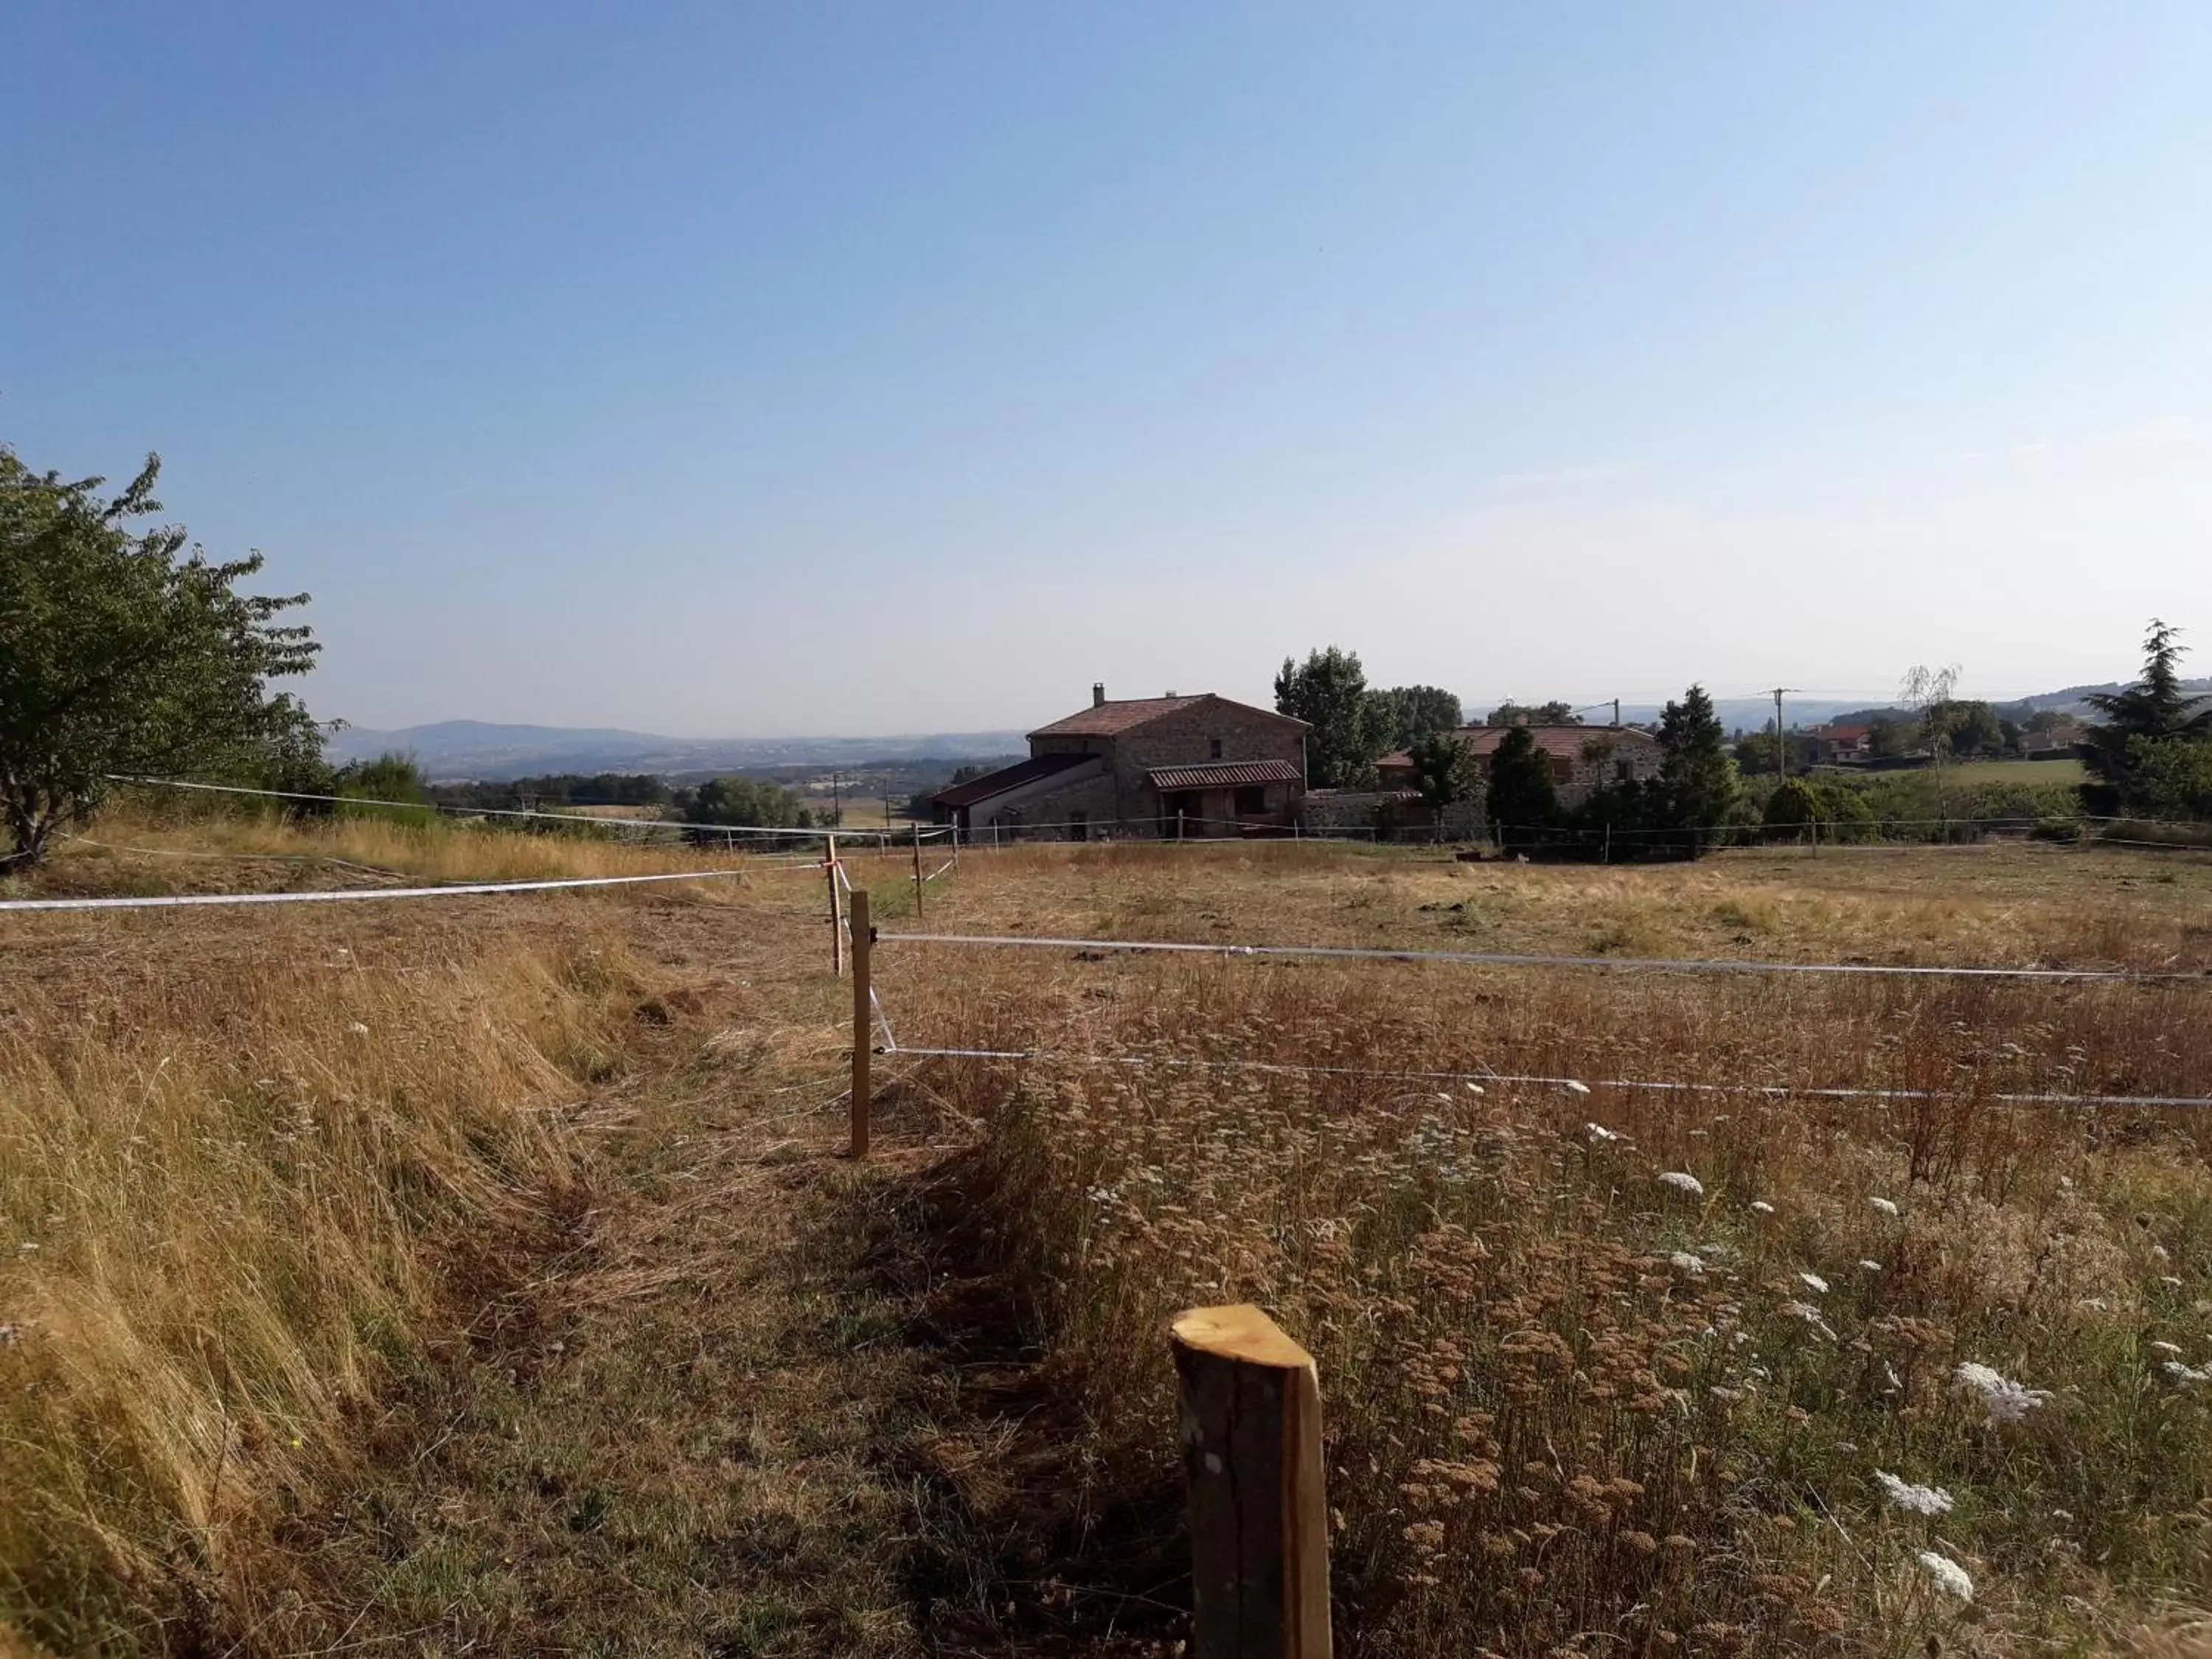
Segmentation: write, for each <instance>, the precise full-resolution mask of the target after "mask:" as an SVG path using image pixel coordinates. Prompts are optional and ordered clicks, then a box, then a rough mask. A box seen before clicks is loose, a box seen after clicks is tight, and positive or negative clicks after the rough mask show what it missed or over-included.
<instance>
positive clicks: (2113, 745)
mask: <svg viewBox="0 0 2212 1659" xmlns="http://www.w3.org/2000/svg"><path fill="white" fill-rule="evenodd" d="M2184 651H2185V647H2184V646H2183V645H2182V643H2181V630H2180V629H2178V628H2174V627H2172V626H2170V625H2169V624H2167V623H2163V622H2160V621H2159V620H2158V619H2157V618H2156V617H2153V618H2152V619H2151V623H2150V627H2149V629H2148V631H2147V632H2146V633H2145V634H2144V636H2143V671H2142V678H2140V679H2138V680H2137V681H2136V683H2135V684H2133V685H2130V686H2129V687H2128V688H2127V689H2126V690H2124V691H2109V692H2108V691H2100V692H2095V693H2093V694H2092V695H2091V696H2088V697H2087V698H2086V699H2085V700H2084V701H2086V702H2087V703H2088V704H2089V706H2090V707H2091V708H2093V709H2095V710H2096V711H2097V713H2099V714H2101V715H2103V716H2104V719H2103V720H2100V721H2099V722H2097V723H2096V724H2095V725H2093V726H2091V727H2090V728H2089V734H2088V738H2087V741H2086V742H2084V743H2083V744H2082V745H2081V763H2082V765H2083V766H2084V767H2085V768H2087V770H2088V773H2089V781H2087V783H2084V784H2083V785H2082V786H2081V804H2082V805H2083V806H2084V807H2085V808H2086V809H2087V811H2090V812H2093V813H2096V814H2099V815H2100V816H2112V815H2114V814H2119V813H2126V814H2129V815H2130V816H2135V815H2140V814H2144V813H2154V812H2157V811H2160V808H2159V807H2158V805H2156V799H2155V798H2160V797H2163V798H2166V799H2173V798H2175V797H2174V796H2173V793H2172V792H2173V790H2174V789H2175V787H2176V785H2175V782H2174V780H2175V779H2176V778H2177V777H2178V776H2179V775H2181V774H2182V773H2183V772H2185V771H2186V770H2187V769H2188V761H2187V757H2185V756H2181V755H2179V753H2178V752H2176V751H2170V750H2167V749H2166V747H2165V745H2167V744H2185V745H2191V744H2201V743H2203V742H2205V741H2207V740H2208V739H2212V701H2208V700H2207V699H2205V698H2203V697H2195V696H2190V694H2189V693H2188V692H2186V691H2185V690H2183V689H2182V685H2181V659H2182V655H2183V653H2184ZM2139 745H2145V746H2139ZM2184 793H2186V792H2184ZM2192 816H2193V815H2192Z"/></svg>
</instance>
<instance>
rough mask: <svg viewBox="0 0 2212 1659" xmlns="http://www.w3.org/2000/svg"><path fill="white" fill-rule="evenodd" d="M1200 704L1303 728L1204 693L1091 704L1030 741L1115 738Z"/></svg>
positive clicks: (1301, 722)
mask: <svg viewBox="0 0 2212 1659" xmlns="http://www.w3.org/2000/svg"><path fill="white" fill-rule="evenodd" d="M1202 702H1221V703H1227V704H1228V705H1229V706H1230V707H1231V708H1241V709H1243V710H1244V711H1245V712H1246V713H1247V714H1260V715H1263V716H1265V717H1266V718H1267V719H1268V720H1282V721H1285V722H1286V723H1287V724H1289V725H1291V726H1304V725H1305V722H1304V720H1293V719H1291V716H1290V715H1288V714H1277V713H1276V712H1275V711H1274V710H1273V709H1272V708H1253V707H1252V705H1251V704H1249V703H1243V702H1234V701H1232V700H1231V699H1230V698H1228V697H1219V696H1215V695H1214V694H1213V693H1212V692H1211V691H1207V692H1204V693H1201V694H1200V696H1194V697H1117V698H1115V699H1113V700H1111V701H1109V702H1097V703H1093V704H1091V707H1090V708H1085V709H1081V710H1079V711H1078V712H1077V713H1075V714H1070V715H1068V716H1067V717H1066V719H1065V720H1054V722H1053V723H1052V724H1051V725H1050V726H1039V727H1037V729H1036V731H1034V732H1030V736H1031V737H1033V738H1115V737H1119V736H1120V735H1121V733H1122V732H1129V731H1133V730H1134V729H1135V728H1136V727H1138V726H1146V725H1150V724H1151V723H1152V721H1154V720H1158V719H1160V718H1161V717H1162V716H1163V715H1166V714H1176V713H1177V712H1179V711H1180V710H1182V709H1185V708H1194V707H1196V706H1197V705H1198V704H1200V703H1202Z"/></svg>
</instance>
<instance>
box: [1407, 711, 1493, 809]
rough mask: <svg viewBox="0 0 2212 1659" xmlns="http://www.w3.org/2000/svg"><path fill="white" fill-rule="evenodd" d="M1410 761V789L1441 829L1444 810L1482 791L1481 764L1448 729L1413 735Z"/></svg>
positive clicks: (1409, 752)
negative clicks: (1411, 772) (1434, 817)
mask: <svg viewBox="0 0 2212 1659" xmlns="http://www.w3.org/2000/svg"><path fill="white" fill-rule="evenodd" d="M1406 755H1407V758H1408V759H1409V760H1411V761H1412V762H1413V789H1414V792H1415V793H1418V794H1419V796H1420V798H1421V800H1422V802H1423V804H1425V805H1426V806H1427V807H1428V808H1429V810H1430V811H1431V812H1433V813H1434V814H1435V815H1436V817H1437V828H1438V830H1439V832H1441V830H1442V829H1443V813H1444V809H1445V808H1447V807H1450V806H1456V805H1459V804H1460V802H1462V801H1464V800H1473V799H1474V798H1475V797H1476V796H1477V795H1479V794H1480V793H1482V787H1483V785H1482V763H1481V762H1480V761H1479V760H1477V759H1476V758H1475V757H1474V752H1473V750H1470V749H1469V748H1468V744H1467V743H1466V742H1465V741H1464V740H1463V739H1462V738H1458V737H1455V736H1454V735H1453V734H1452V733H1451V732H1430V733H1429V734H1428V735H1427V736H1426V737H1423V738H1415V739H1414V740H1413V747H1412V748H1410V749H1408V750H1407V751H1406Z"/></svg>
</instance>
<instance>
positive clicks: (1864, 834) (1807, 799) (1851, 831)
mask: <svg viewBox="0 0 2212 1659" xmlns="http://www.w3.org/2000/svg"><path fill="white" fill-rule="evenodd" d="M1761 824H1762V827H1763V828H1764V829H1765V833H1766V836H1767V838H1768V839H1769V840H1782V841H1801V840H1808V839H1809V840H1818V841H1825V842H1834V843H1850V842H1866V841H1873V840H1875V838H1876V837H1877V836H1878V835H1879V833H1880V832H1879V831H1878V829H1876V827H1875V817H1874V809H1873V808H1872V807H1871V806H1869V805H1867V799H1866V797H1865V796H1864V795H1863V794H1862V793H1860V792H1859V791H1857V790H1856V789H1853V788H1851V787H1850V786H1849V785H1847V784H1840V783H1829V782H1826V781H1820V780H1816V779H1812V778H1791V779H1790V780H1789V781H1787V782H1785V783H1784V784H1783V785H1782V787H1780V788H1778V789H1777V790H1776V791H1775V792H1774V793H1772V794H1771V795H1769V796H1768V797H1767V798H1766V812H1765V817H1764V818H1763V819H1762V820H1761Z"/></svg>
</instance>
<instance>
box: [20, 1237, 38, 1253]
mask: <svg viewBox="0 0 2212 1659" xmlns="http://www.w3.org/2000/svg"><path fill="white" fill-rule="evenodd" d="M38 1253H39V1247H38V1245H37V1244H36V1243H33V1241H31V1240H30V1239H25V1240H24V1241H23V1242H22V1243H21V1244H18V1245H17V1246H16V1247H15V1254H16V1255H19V1256H30V1255H38Z"/></svg>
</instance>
